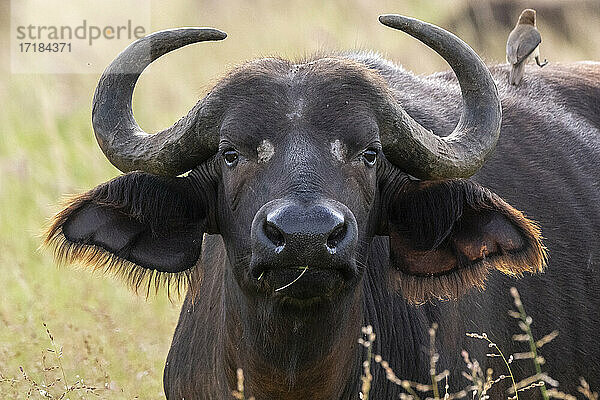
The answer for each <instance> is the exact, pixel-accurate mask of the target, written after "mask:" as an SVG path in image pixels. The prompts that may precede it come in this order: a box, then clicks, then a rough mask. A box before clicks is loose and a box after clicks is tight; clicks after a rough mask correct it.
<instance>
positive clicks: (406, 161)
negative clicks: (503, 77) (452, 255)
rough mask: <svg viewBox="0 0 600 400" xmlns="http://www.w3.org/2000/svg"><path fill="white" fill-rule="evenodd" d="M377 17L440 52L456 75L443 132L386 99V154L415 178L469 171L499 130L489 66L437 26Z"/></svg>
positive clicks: (481, 159)
mask: <svg viewBox="0 0 600 400" xmlns="http://www.w3.org/2000/svg"><path fill="white" fill-rule="evenodd" d="M379 21H380V22H381V23H382V24H384V25H387V26H389V27H391V28H394V29H399V30H402V31H404V32H406V33H408V34H409V35H411V36H413V37H415V38H417V39H419V40H420V41H421V42H423V43H425V44H426V45H427V46H429V47H431V48H432V49H433V50H435V51H436V52H437V53H438V54H439V55H440V56H442V57H443V58H444V59H445V60H446V62H447V63H448V64H449V65H450V67H451V68H452V69H453V70H454V73H455V74H456V77H457V78H458V82H459V84H460V90H461V92H462V99H463V107H462V114H461V116H460V120H459V121H458V125H457V126H456V128H455V129H454V131H452V133H451V134H450V135H449V136H447V137H440V136H437V135H435V134H433V133H432V132H430V131H428V130H427V129H425V128H424V127H423V126H421V125H420V124H419V123H418V122H416V121H415V120H414V119H412V118H411V117H410V116H409V115H408V114H407V113H406V111H404V110H403V109H402V107H401V106H400V105H399V104H398V102H397V101H396V100H394V99H391V103H392V109H391V110H390V111H389V114H390V115H386V116H384V117H385V119H387V120H388V122H389V123H386V125H387V129H384V130H382V132H381V142H382V146H383V151H384V154H385V156H386V158H387V159H389V160H390V161H391V162H392V163H393V164H395V165H397V166H398V167H400V168H402V169H403V170H405V171H406V172H408V173H409V174H411V175H414V176H416V177H417V178H421V179H443V178H466V177H469V176H471V175H473V174H474V173H475V172H477V171H478V170H479V168H481V166H482V165H483V163H484V162H485V160H486V159H487V157H488V156H490V155H491V153H492V151H493V150H494V147H495V146H496V142H497V141H498V136H499V134H500V122H501V120H502V110H501V106H500V98H499V97H498V89H497V88H496V84H495V83H494V80H493V78H492V75H491V74H490V72H489V70H488V69H487V67H486V66H485V64H484V63H483V61H482V60H481V59H480V58H479V56H478V55H477V54H476V53H475V51H473V49H471V48H470V47H469V46H468V45H467V44H466V43H465V42H463V41H462V40H460V39H459V38H458V37H456V36H454V35H453V34H452V33H450V32H448V31H446V30H444V29H442V28H439V27H437V26H435V25H431V24H428V23H426V22H423V21H419V20H417V19H414V18H408V17H403V16H401V15H382V16H380V17H379Z"/></svg>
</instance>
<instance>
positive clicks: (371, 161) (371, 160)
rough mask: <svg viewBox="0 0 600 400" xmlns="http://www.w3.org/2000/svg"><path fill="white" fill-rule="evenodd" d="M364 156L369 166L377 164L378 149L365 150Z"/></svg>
mask: <svg viewBox="0 0 600 400" xmlns="http://www.w3.org/2000/svg"><path fill="white" fill-rule="evenodd" d="M363 158H364V159H365V163H366V164H367V165H368V166H370V167H372V166H373V165H375V161H377V150H374V149H369V150H365V152H364V153H363Z"/></svg>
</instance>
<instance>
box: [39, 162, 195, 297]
mask: <svg viewBox="0 0 600 400" xmlns="http://www.w3.org/2000/svg"><path fill="white" fill-rule="evenodd" d="M205 208H206V206H205V205H204V204H199V202H198V201H194V197H193V193H192V189H191V187H190V186H189V183H188V182H187V180H186V178H170V177H160V176H155V175H151V174H146V173H141V172H133V173H129V174H126V175H122V176H120V177H118V178H115V179H113V180H111V181H109V182H107V183H104V184H102V185H100V186H98V187H96V188H94V189H92V190H91V191H89V192H87V193H84V194H82V195H79V196H77V197H75V198H73V199H71V201H69V203H68V206H67V207H66V208H65V209H64V210H63V211H61V212H60V213H59V214H58V215H56V216H55V217H54V219H53V221H52V224H51V226H50V228H49V229H48V231H47V233H46V237H45V244H46V245H48V246H50V247H53V248H54V253H55V257H56V258H57V259H58V260H59V261H60V262H64V263H81V264H85V265H90V266H93V268H94V269H104V270H105V271H107V272H112V273H115V274H117V275H121V276H123V277H124V278H125V279H126V280H127V281H128V282H129V283H130V285H131V286H132V287H133V288H134V289H136V290H137V289H138V288H140V287H145V288H146V290H147V291H149V290H150V288H151V286H152V285H154V286H155V288H156V289H157V290H158V288H159V286H160V285H161V283H163V281H166V282H165V283H167V286H170V285H169V283H180V280H181V278H182V277H188V276H189V274H190V271H191V270H192V268H193V267H194V266H195V265H196V261H197V260H198V259H199V257H200V250H201V246H202V235H203V232H204V231H205V222H206V214H207V212H206V209H205ZM176 286H177V289H179V285H178V284H177V285H176Z"/></svg>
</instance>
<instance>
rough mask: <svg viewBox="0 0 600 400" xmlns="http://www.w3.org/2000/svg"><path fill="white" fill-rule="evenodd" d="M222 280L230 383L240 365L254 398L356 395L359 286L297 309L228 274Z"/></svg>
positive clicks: (325, 397)
mask: <svg viewBox="0 0 600 400" xmlns="http://www.w3.org/2000/svg"><path fill="white" fill-rule="evenodd" d="M225 280H226V282H225V288H226V289H225V308H226V319H225V325H226V326H225V330H226V335H225V336H226V337H225V343H224V346H225V348H224V354H225V358H226V360H225V361H226V365H225V368H226V370H227V371H226V372H227V376H228V380H229V386H230V387H235V386H236V370H237V369H238V368H242V370H243V371H244V378H245V387H246V397H248V396H254V397H255V398H256V399H257V400H261V399H282V398H285V399H290V400H293V399H307V398H310V399H340V398H350V396H351V393H358V389H359V388H358V381H359V377H360V371H359V368H360V364H361V363H360V357H361V354H362V353H361V348H360V347H359V345H358V343H357V339H358V337H359V336H360V328H361V324H362V319H363V317H362V306H361V301H362V300H361V295H362V293H361V292H362V290H361V289H360V288H356V289H355V290H354V291H353V292H352V293H350V294H348V295H347V296H345V297H344V298H343V299H339V300H336V301H335V302H328V303H326V304H320V305H315V306H311V307H310V308H305V309H301V308H298V307H297V306H294V307H290V306H286V305H285V304H281V303H278V302H274V301H272V300H271V299H269V298H266V299H265V298H250V297H247V296H245V295H243V294H242V293H241V291H240V290H239V288H238V285H237V283H236V282H235V280H234V278H233V276H232V275H231V274H228V273H226V274H225ZM228 281H229V282H228Z"/></svg>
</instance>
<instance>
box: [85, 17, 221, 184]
mask: <svg viewBox="0 0 600 400" xmlns="http://www.w3.org/2000/svg"><path fill="white" fill-rule="evenodd" d="M225 37H227V34H226V33H225V32H222V31H219V30H217V29H213V28H178V29H168V30H164V31H159V32H156V33H153V34H151V35H148V36H146V37H143V38H141V39H139V40H137V41H135V42H134V43H132V44H131V45H129V46H128V47H127V48H126V49H125V50H124V51H123V52H122V53H121V54H119V55H118V56H117V58H115V60H114V61H113V62H112V63H111V64H110V65H109V66H108V67H107V68H106V70H105V71H104V73H103V74H102V77H101V78H100V81H99V82H98V86H97V88H96V93H95V94H94V101H93V109H92V125H93V128H94V132H95V134H96V139H97V140H98V144H99V145H100V148H101V149H102V151H103V152H104V154H105V155H106V157H107V158H108V160H109V161H110V162H111V163H112V164H113V165H114V166H115V167H117V168H118V169H119V170H121V171H122V172H129V171H134V170H141V171H145V172H149V173H153V174H157V175H169V176H175V175H179V174H181V173H184V172H186V171H188V170H190V169H192V168H193V167H194V166H195V165H198V164H199V163H201V162H202V161H204V160H206V159H208V158H209V157H210V156H212V155H213V154H214V153H215V152H216V151H217V147H218V141H219V138H218V135H216V134H214V133H212V132H208V131H207V130H206V129H202V127H203V125H204V124H203V123H202V120H203V119H209V118H210V117H211V115H210V113H209V112H208V111H207V108H208V105H209V96H207V97H206V98H204V99H203V100H202V101H200V102H198V104H196V105H195V106H194V108H192V110H190V112H189V113H188V114H187V115H186V116H185V117H183V118H181V119H180V120H179V121H177V122H176V123H174V124H173V125H172V126H171V127H169V128H167V129H165V130H163V131H161V132H158V133H156V134H148V133H146V132H144V131H143V130H142V129H141V128H140V126H139V125H138V124H137V122H136V121H135V118H134V117H133V111H132V107H131V100H132V96H133V89H134V88H135V84H136V82H137V80H138V78H139V76H140V74H141V73H142V71H143V70H144V69H145V68H146V67H147V66H148V65H150V63H152V62H153V61H154V60H156V59H157V58H159V57H160V56H162V55H164V54H166V53H169V52H171V51H173V50H176V49H178V48H180V47H183V46H186V45H188V44H192V43H197V42H204V41H209V40H222V39H225Z"/></svg>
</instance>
